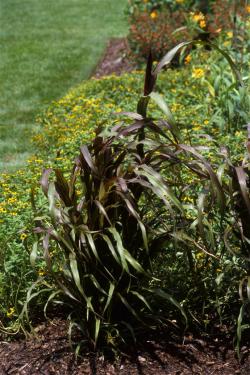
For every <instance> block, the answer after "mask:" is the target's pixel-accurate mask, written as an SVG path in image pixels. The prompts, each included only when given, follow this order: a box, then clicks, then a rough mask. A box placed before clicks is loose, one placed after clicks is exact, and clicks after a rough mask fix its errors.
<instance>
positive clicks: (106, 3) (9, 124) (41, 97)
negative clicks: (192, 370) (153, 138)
mask: <svg viewBox="0 0 250 375" xmlns="http://www.w3.org/2000/svg"><path fill="white" fill-rule="evenodd" d="M125 5H126V0H118V1H117V0H91V1H89V0H56V1H54V0H42V1H41V0H23V1H20V0H1V4H0V24H1V27H0V44H1V58H0V86H1V95H0V170H2V171H3V170H4V171H10V170H13V169H15V168H17V167H19V166H21V165H22V164H23V163H24V160H25V159H26V158H27V156H28V155H29V153H30V152H32V145H31V142H30V136H31V131H32V129H35V126H34V124H35V118H36V115H37V114H38V113H39V112H41V111H42V110H43V109H44V108H46V106H47V105H48V104H49V103H50V102H51V101H52V100H55V99H58V98H59V97H61V96H63V95H64V94H65V92H67V90H68V89H69V88H70V87H71V86H73V85H75V84H77V83H78V82H80V81H81V80H83V79H86V78H88V76H89V75H90V73H91V71H92V69H93V68H94V67H95V65H96V63H97V61H98V59H99V58H100V57H101V54H102V52H103V50H104V48H105V43H106V42H107V40H108V39H109V38H110V37H112V36H115V37H118V36H123V35H126V32H127V23H126V18H125V16H124V13H123V11H124V7H125Z"/></svg>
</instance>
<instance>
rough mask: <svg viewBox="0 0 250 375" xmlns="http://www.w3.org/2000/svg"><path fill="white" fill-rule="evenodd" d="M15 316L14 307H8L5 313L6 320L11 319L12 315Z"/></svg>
mask: <svg viewBox="0 0 250 375" xmlns="http://www.w3.org/2000/svg"><path fill="white" fill-rule="evenodd" d="M14 314H15V308H14V307H10V308H9V310H8V311H7V314H6V315H7V317H8V318H11V317H12V316H13V315H14Z"/></svg>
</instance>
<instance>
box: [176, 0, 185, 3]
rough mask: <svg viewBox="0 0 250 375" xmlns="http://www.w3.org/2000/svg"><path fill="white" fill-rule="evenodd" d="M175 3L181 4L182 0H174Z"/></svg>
mask: <svg viewBox="0 0 250 375" xmlns="http://www.w3.org/2000/svg"><path fill="white" fill-rule="evenodd" d="M176 3H177V4H182V3H184V0H176Z"/></svg>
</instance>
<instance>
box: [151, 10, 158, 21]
mask: <svg viewBox="0 0 250 375" xmlns="http://www.w3.org/2000/svg"><path fill="white" fill-rule="evenodd" d="M150 17H151V18H152V20H154V19H155V18H157V17H158V14H157V12H156V11H155V10H153V12H151V13H150Z"/></svg>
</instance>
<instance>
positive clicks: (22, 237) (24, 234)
mask: <svg viewBox="0 0 250 375" xmlns="http://www.w3.org/2000/svg"><path fill="white" fill-rule="evenodd" d="M27 237H28V236H27V234H26V233H21V235H20V239H21V240H22V241H24V240H25V238H27Z"/></svg>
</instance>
